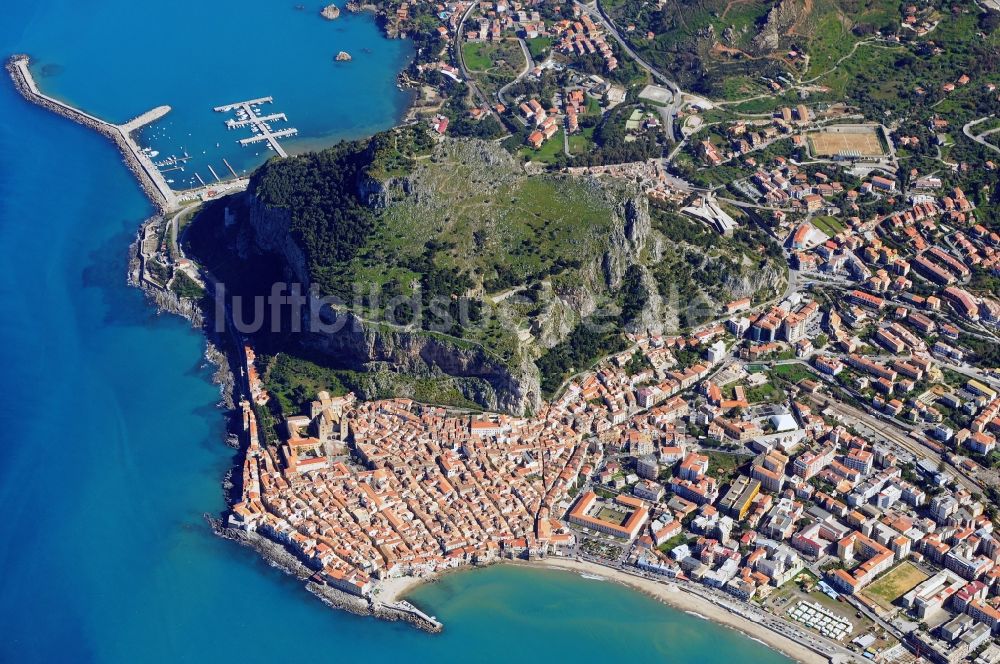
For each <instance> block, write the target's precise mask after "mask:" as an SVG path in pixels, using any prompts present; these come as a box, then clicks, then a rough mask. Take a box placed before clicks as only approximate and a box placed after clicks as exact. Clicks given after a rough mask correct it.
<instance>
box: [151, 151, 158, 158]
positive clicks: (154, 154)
mask: <svg viewBox="0 0 1000 664" xmlns="http://www.w3.org/2000/svg"><path fill="white" fill-rule="evenodd" d="M159 154H160V153H159V152H157V151H156V150H150V151H149V156H150V157H156V156H159Z"/></svg>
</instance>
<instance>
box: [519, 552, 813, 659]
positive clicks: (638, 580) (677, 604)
mask: <svg viewBox="0 0 1000 664" xmlns="http://www.w3.org/2000/svg"><path fill="white" fill-rule="evenodd" d="M515 564H521V565H528V566H531V567H540V568H545V569H561V570H566V571H570V572H576V573H581V572H582V573H586V574H593V575H595V576H600V577H603V578H605V579H608V580H610V581H614V582H616V583H620V584H622V585H625V586H628V587H630V588H632V589H633V590H638V591H639V592H642V593H645V594H646V595H649V596H650V597H653V598H654V599H657V600H659V601H661V602H663V603H664V604H667V605H669V606H671V607H673V608H675V609H680V610H681V611H688V612H691V613H696V614H698V615H699V616H702V617H704V618H706V619H708V620H711V621H712V622H714V623H717V624H720V625H725V626H726V627H730V628H732V629H735V630H738V631H740V632H742V633H743V634H745V635H747V636H749V637H751V638H753V639H757V640H758V641H762V642H763V643H765V644H767V646H768V647H770V648H773V649H775V650H778V651H779V652H781V653H783V654H784V655H787V656H788V657H791V658H792V659H794V660H796V661H799V662H804V663H805V664H824V663H825V662H828V661H829V660H828V659H827V658H826V657H824V656H822V655H820V654H818V653H816V652H813V651H812V650H810V649H809V648H807V647H805V646H803V645H801V644H799V643H797V642H795V641H793V640H791V639H789V638H786V637H784V636H782V635H781V634H777V633H776V632H773V631H771V630H770V629H768V628H767V627H764V626H763V625H758V624H757V623H755V622H753V621H751V620H748V619H746V618H744V617H742V616H739V615H736V614H735V613H732V612H731V611H728V610H726V609H724V608H722V607H720V606H716V605H715V604H713V603H712V602H709V601H708V600H706V599H703V598H702V597H699V596H698V595H695V594H693V593H690V592H686V591H684V590H683V589H681V588H680V587H678V586H673V585H670V586H668V585H667V584H664V583H658V582H656V581H652V580H650V579H644V578H642V577H638V576H633V575H631V574H627V573H625V572H622V571H620V570H617V569H611V568H609V567H604V566H602V565H597V564H594V563H590V562H586V561H577V560H571V559H567V558H556V557H551V558H546V559H544V560H538V561H532V562H519V563H515Z"/></svg>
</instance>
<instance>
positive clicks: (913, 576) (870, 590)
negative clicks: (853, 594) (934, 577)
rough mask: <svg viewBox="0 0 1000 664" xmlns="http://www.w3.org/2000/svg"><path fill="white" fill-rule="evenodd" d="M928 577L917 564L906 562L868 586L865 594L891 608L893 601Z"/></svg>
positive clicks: (883, 606)
mask: <svg viewBox="0 0 1000 664" xmlns="http://www.w3.org/2000/svg"><path fill="white" fill-rule="evenodd" d="M926 578H927V575H926V574H924V573H923V572H921V571H920V570H919V569H917V567H916V566H915V565H913V564H912V563H909V562H904V563H902V564H900V565H897V566H896V567H895V569H892V570H890V571H889V573H888V574H886V575H885V576H883V577H882V578H881V579H879V580H878V581H876V582H875V583H873V584H871V585H870V586H868V587H867V588H866V589H865V590H864V593H863V594H864V595H865V596H866V597H868V598H869V599H871V600H872V601H874V602H876V603H878V604H879V605H880V606H881V607H882V608H884V609H890V608H892V603H893V602H895V601H896V600H897V599H899V598H900V597H902V596H903V595H904V594H906V593H907V592H909V591H910V590H912V589H913V588H914V587H915V586H916V585H917V584H918V583H920V582H922V581H924V580H925V579H926Z"/></svg>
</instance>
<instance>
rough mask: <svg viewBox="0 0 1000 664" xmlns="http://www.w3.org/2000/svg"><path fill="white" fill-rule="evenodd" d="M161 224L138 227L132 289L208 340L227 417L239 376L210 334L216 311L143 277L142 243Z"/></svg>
mask: <svg viewBox="0 0 1000 664" xmlns="http://www.w3.org/2000/svg"><path fill="white" fill-rule="evenodd" d="M162 221H163V217H162V216H160V215H154V216H152V217H150V218H148V219H146V220H145V221H144V222H143V223H142V225H141V226H140V227H139V231H138V232H137V233H136V238H135V240H133V241H132V244H130V245H129V248H128V279H127V283H128V285H129V286H132V287H133V288H138V289H139V290H141V291H142V292H143V293H144V294H145V295H146V297H147V299H148V300H149V301H150V302H151V303H152V304H153V305H154V306H155V307H156V311H157V313H169V314H174V315H176V316H180V317H181V318H184V319H185V320H187V321H188V322H189V323H191V327H193V328H196V329H198V330H201V332H202V333H203V334H204V338H205V360H206V361H207V362H208V363H209V364H211V365H212V366H213V367H215V371H214V373H213V374H212V382H213V383H215V384H216V385H218V386H219V392H220V395H221V402H220V405H221V406H222V407H223V408H225V410H226V413H227V415H228V414H230V413H231V411H232V410H233V409H234V408H235V407H236V400H235V399H234V398H233V394H234V392H235V390H236V377H235V375H234V374H233V370H232V368H231V362H230V359H229V356H228V354H227V352H226V349H225V344H224V343H222V342H220V341H219V340H218V339H217V338H216V337H215V335H213V334H212V332H211V324H212V320H211V317H212V315H213V313H214V312H212V311H211V308H210V307H205V306H203V305H202V303H199V302H196V301H194V300H191V299H189V298H183V297H180V296H179V295H177V293H175V292H173V291H172V290H169V289H167V288H159V287H156V286H154V285H153V284H151V283H150V282H149V281H147V280H146V279H144V278H143V274H142V255H141V252H142V242H143V239H144V237H145V235H146V231H147V229H148V228H150V227H155V226H156V225H157V224H159V223H161V222H162Z"/></svg>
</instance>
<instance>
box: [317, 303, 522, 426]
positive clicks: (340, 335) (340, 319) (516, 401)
mask: <svg viewBox="0 0 1000 664" xmlns="http://www.w3.org/2000/svg"><path fill="white" fill-rule="evenodd" d="M323 324H324V325H327V326H331V327H335V328H337V330H336V332H310V333H309V334H308V338H307V340H306V345H307V346H309V347H311V348H312V349H314V350H318V351H320V352H322V353H324V354H327V355H330V356H331V357H335V358H336V359H337V360H338V362H340V363H346V364H348V365H350V366H354V367H357V368H359V369H363V370H366V371H368V372H369V373H370V374H371V380H372V383H373V391H375V389H374V388H375V386H376V385H377V383H378V381H379V380H380V377H379V373H380V369H385V368H391V369H392V370H393V371H395V372H401V373H406V374H412V375H416V376H450V377H452V378H453V379H454V380H453V382H454V384H455V386H456V387H457V388H458V389H459V390H460V391H461V392H462V393H463V395H464V396H465V397H466V398H469V399H471V400H473V401H476V402H477V403H479V404H480V405H481V406H482V407H484V408H486V409H489V410H499V411H506V412H510V413H515V414H524V413H528V412H532V411H537V410H538V408H539V407H540V405H541V389H540V387H539V384H540V380H541V378H540V375H539V373H538V369H537V368H536V367H535V366H534V365H533V364H532V363H531V362H530V361H527V360H525V361H523V362H522V363H521V364H520V365H519V366H513V367H512V366H507V365H505V364H504V363H502V362H499V361H498V360H496V359H494V358H493V357H492V356H491V355H490V354H489V353H487V352H486V351H485V350H483V349H482V348H480V347H469V348H465V347H459V346H457V345H454V344H451V343H448V342H447V341H444V340H441V339H438V338H436V337H432V336H430V335H426V334H422V333H420V332H417V331H413V332H411V331H403V330H391V329H385V328H382V327H376V326H373V325H368V324H366V323H364V322H362V321H361V320H359V319H358V318H356V317H355V316H354V314H351V313H338V312H333V311H329V310H328V311H326V312H324V316H323ZM382 379H383V380H384V379H385V378H384V377H383V378H382Z"/></svg>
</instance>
